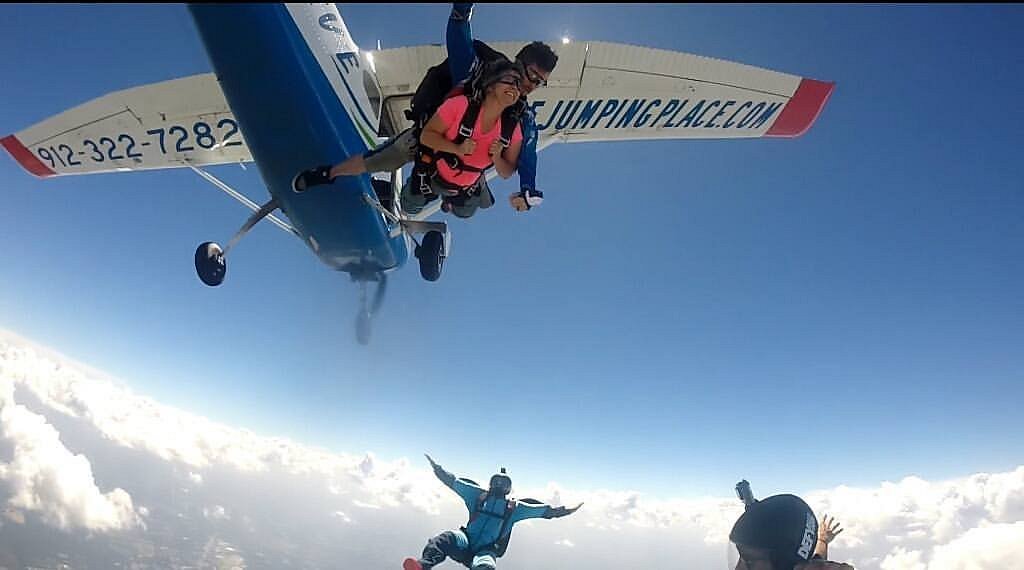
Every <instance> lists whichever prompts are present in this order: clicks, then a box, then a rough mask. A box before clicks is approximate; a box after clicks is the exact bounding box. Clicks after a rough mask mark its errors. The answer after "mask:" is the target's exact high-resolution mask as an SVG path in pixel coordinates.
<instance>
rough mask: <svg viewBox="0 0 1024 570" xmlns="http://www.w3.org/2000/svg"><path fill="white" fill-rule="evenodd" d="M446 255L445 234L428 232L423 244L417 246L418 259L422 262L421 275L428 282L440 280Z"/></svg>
mask: <svg viewBox="0 0 1024 570" xmlns="http://www.w3.org/2000/svg"><path fill="white" fill-rule="evenodd" d="M446 254H447V252H445V247H444V234H442V233H441V232H439V231H437V230H431V231H429V232H427V233H426V235H424V236H423V243H421V244H420V245H418V246H416V258H417V259H419V260H420V275H421V276H423V278H424V279H426V280H427V281H437V280H438V279H440V278H441V269H443V268H444V258H445V257H446Z"/></svg>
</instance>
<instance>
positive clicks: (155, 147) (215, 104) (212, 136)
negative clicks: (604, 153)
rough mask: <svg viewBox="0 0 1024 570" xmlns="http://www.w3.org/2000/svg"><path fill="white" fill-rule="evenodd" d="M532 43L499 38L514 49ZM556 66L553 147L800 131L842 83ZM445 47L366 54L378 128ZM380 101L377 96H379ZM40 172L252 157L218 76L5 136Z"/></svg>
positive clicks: (607, 52) (609, 47)
mask: <svg viewBox="0 0 1024 570" xmlns="http://www.w3.org/2000/svg"><path fill="white" fill-rule="evenodd" d="M525 43H526V42H494V43H492V44H491V45H492V47H494V48H495V49H498V50H499V51H501V52H503V53H506V54H515V53H516V52H517V51H518V50H519V48H521V47H522V46H523V45H525ZM554 49H555V51H556V52H557V53H558V55H559V62H558V67H557V69H556V70H555V72H554V73H553V74H552V75H551V78H550V79H549V82H548V86H547V87H544V88H541V89H538V90H537V91H534V93H533V94H531V96H530V103H531V105H532V106H533V108H534V109H535V110H536V112H537V125H538V128H539V131H540V142H539V145H538V148H544V147H546V146H548V145H549V144H551V143H554V142H592V141H615V140H649V139H711V138H717V139H723V138H725V139H728V138H756V137H795V136H800V135H802V134H803V133H805V132H806V131H807V130H808V129H809V128H810V127H811V125H812V124H813V123H814V121H815V119H817V117H818V114H819V113H820V112H821V110H822V109H823V108H824V106H825V103H826V102H827V100H828V98H829V95H831V93H832V89H833V87H834V83H829V82H823V81H817V80H814V79H807V78H802V77H800V76H797V75H790V74H785V73H780V72H776V71H771V70H767V69H762V68H758V67H753V66H749V65H743V64H739V63H733V62H728V61H723V60H719V59H713V58H708V57H702V56H697V55H692V54H686V53H681V52H673V51H666V50H660V49H653V48H646V47H638V46H632V45H625V44H614V43H607V42H573V43H570V44H562V45H556V46H554ZM445 56H446V53H445V48H444V47H443V46H441V45H430V46H418V47H405V48H396V49H388V50H379V51H369V52H363V53H362V54H360V57H361V59H365V61H367V62H368V63H369V64H370V67H371V69H372V70H373V71H374V73H375V76H376V83H377V85H375V86H374V87H376V88H377V89H376V90H375V91H377V90H379V93H380V95H379V98H378V97H377V96H376V95H375V102H376V101H380V104H381V107H382V112H381V125H380V127H381V129H380V130H381V132H382V133H383V134H389V133H395V132H398V131H401V130H403V129H405V128H406V127H408V126H409V121H408V120H406V119H405V116H404V110H405V109H406V108H408V106H409V102H410V100H411V99H412V95H413V93H414V92H415V90H416V86H417V85H418V84H419V82H420V80H421V79H422V77H423V75H424V73H425V72H426V70H427V68H429V67H430V66H433V65H436V64H437V63H440V62H441V61H442V60H443V59H444V57H445ZM375 104H376V103H375ZM0 145H2V146H3V147H4V148H5V149H6V150H7V151H8V153H10V154H11V156H12V157H14V159H15V160H17V161H18V163H19V164H20V165H21V166H22V167H23V168H24V169H25V170H27V171H28V172H30V173H31V174H33V175H35V176H38V177H50V176H59V175H67V174H89V173H99V172H125V171H131V170H147V169H156V168H175V167H185V166H189V165H191V166H204V165H213V164H226V163H236V162H251V161H252V155H251V153H250V152H249V149H248V147H247V146H246V144H245V140H244V139H243V137H242V133H241V132H240V131H239V128H238V124H237V122H236V121H235V119H234V117H233V116H232V113H231V110H230V108H229V107H228V104H227V101H226V100H225V98H224V94H223V92H222V91H221V89H220V85H219V84H218V83H217V79H216V77H215V76H214V74H212V73H207V74H201V75H194V76H191V77H184V78H181V79H173V80H170V81H162V82H159V83H153V84H149V85H143V86H140V87H134V88H131V89H125V90H122V91H117V92H114V93H110V94H108V95H104V96H103V97H99V98H97V99H93V100H92V101H89V102H87V103H84V104H82V105H79V106H77V107H74V108H72V109H69V110H67V111H65V112H63V113H61V114H59V115H56V116H54V117H50V118H48V119H46V120H44V121H42V122H40V123H38V124H35V125H33V126H31V127H29V128H27V129H25V130H23V131H20V132H18V133H16V134H14V135H10V136H7V137H4V138H0Z"/></svg>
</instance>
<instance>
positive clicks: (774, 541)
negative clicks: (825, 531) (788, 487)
mask: <svg viewBox="0 0 1024 570" xmlns="http://www.w3.org/2000/svg"><path fill="white" fill-rule="evenodd" d="M729 541H730V542H731V544H730V547H729V551H730V552H729V553H730V560H729V568H730V570H733V569H735V568H740V569H744V570H745V569H747V568H750V569H751V570H753V569H754V568H762V567H766V566H764V565H759V564H757V563H756V562H755V561H757V560H760V561H763V562H769V561H770V562H771V568H772V570H792V569H793V567H794V566H795V565H797V564H799V563H800V562H806V561H807V560H810V559H811V557H812V556H814V546H815V544H817V541H818V519H817V518H816V517H815V516H814V511H812V510H811V507H809V506H807V503H805V502H804V501H803V499H801V498H800V497H797V496H795V495H774V496H771V497H768V498H766V499H761V500H760V501H755V502H753V503H751V504H750V505H748V506H747V510H746V512H744V513H743V515H742V516H741V517H740V518H739V519H738V520H737V521H736V524H734V525H733V527H732V531H731V532H730V533H729ZM750 550H753V551H754V552H756V553H763V554H764V555H765V557H764V558H761V557H759V556H758V555H757V554H755V555H754V556H753V557H752V556H751V555H750V554H744V553H745V552H749V551H750ZM741 558H742V559H743V560H744V561H745V562H746V563H747V564H745V565H740V566H737V563H738V562H739V560H740V559H741Z"/></svg>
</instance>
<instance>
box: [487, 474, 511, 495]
mask: <svg viewBox="0 0 1024 570" xmlns="http://www.w3.org/2000/svg"><path fill="white" fill-rule="evenodd" d="M488 490H489V491H490V493H491V494H492V495H498V496H501V497H504V496H506V495H508V494H509V493H511V492H512V479H511V478H510V477H509V476H508V475H506V474H505V468H504V467H502V468H501V472H500V473H495V474H494V475H491V483H490V488H489V489H488Z"/></svg>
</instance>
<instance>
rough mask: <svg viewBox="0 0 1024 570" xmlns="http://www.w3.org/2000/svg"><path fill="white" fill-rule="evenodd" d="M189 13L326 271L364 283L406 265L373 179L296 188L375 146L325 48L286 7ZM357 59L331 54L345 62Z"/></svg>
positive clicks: (249, 139) (248, 137) (267, 173)
mask: <svg viewBox="0 0 1024 570" xmlns="http://www.w3.org/2000/svg"><path fill="white" fill-rule="evenodd" d="M189 10H190V11H191V13H192V17H193V19H194V20H195V22H196V26H197V28H198V30H199V35H200V37H201V38H202V41H203V44H204V45H205V46H206V51H207V54H208V55H209V57H210V61H211V62H212V64H213V68H214V71H215V72H216V75H217V79H218V81H219V82H220V86H221V88H222V89H223V91H224V95H225V97H226V99H227V101H228V104H229V105H230V107H231V110H232V112H233V113H234V116H235V118H236V120H237V121H238V124H239V127H240V130H241V132H242V134H243V135H244V137H245V141H246V144H247V145H248V147H249V149H250V150H251V152H252V156H253V159H254V160H255V162H256V164H257V167H258V168H259V170H260V174H261V175H262V177H263V181H264V182H265V183H266V185H267V188H268V190H269V191H270V194H271V195H272V196H273V197H274V198H275V199H276V200H277V202H278V204H279V207H280V208H281V210H282V211H283V212H284V213H285V214H286V215H287V216H288V218H289V220H291V222H292V224H293V226H294V227H295V229H296V231H298V232H299V234H300V235H301V237H302V239H303V241H305V242H306V244H307V245H309V247H310V248H311V249H313V251H314V252H315V253H316V254H317V256H318V257H319V258H320V259H321V260H322V261H323V262H324V263H326V264H327V265H328V266H330V267H332V268H334V269H337V270H340V271H346V272H349V273H351V274H352V275H353V277H355V278H357V279H369V278H372V276H373V275H376V274H379V273H381V272H384V271H387V270H391V269H395V268H397V267H400V266H401V265H403V264H404V263H405V261H406V260H407V258H408V248H407V246H406V242H405V239H404V237H403V236H401V235H397V236H395V237H391V236H390V233H389V228H388V225H387V224H386V223H385V222H384V220H383V218H382V216H381V215H380V213H379V212H377V211H376V210H375V209H374V208H373V207H371V206H369V205H368V204H367V203H366V201H365V199H364V195H365V196H370V197H372V196H374V193H373V188H372V186H371V184H370V178H369V176H367V175H361V176H342V177H339V178H337V179H336V180H335V181H334V183H333V184H331V185H329V186H320V187H314V188H312V189H309V190H307V191H306V192H304V193H302V194H296V193H295V192H293V191H292V180H293V179H294V178H295V175H296V174H298V173H299V172H301V171H303V170H306V169H308V168H311V167H313V166H315V165H320V164H337V163H338V162H341V161H342V160H344V159H345V158H347V157H349V156H352V155H355V154H356V153H362V152H365V151H366V150H367V148H368V145H367V142H366V138H367V137H366V136H365V132H364V133H363V136H361V133H360V132H359V130H358V127H357V125H356V124H355V121H354V119H353V117H352V116H351V115H350V110H348V109H346V108H345V105H344V104H343V103H342V102H341V100H340V99H339V96H338V94H337V93H336V91H335V89H334V88H333V87H332V85H331V80H330V79H329V78H328V77H327V75H326V74H327V73H333V72H334V70H333V69H325V68H324V67H322V66H321V65H320V63H318V61H317V59H316V57H315V56H314V54H313V52H312V49H317V48H318V47H321V46H313V47H311V46H310V45H309V43H308V42H307V40H306V39H304V37H303V34H302V32H301V31H300V29H299V27H298V24H297V22H296V21H295V19H294V18H293V17H292V15H291V14H290V13H289V11H288V9H287V8H286V7H285V6H284V5H281V4H192V5H189ZM334 13H335V14H336V12H334ZM332 18H335V16H326V15H325V16H324V17H322V18H321V19H320V25H321V26H323V27H325V29H328V30H330V29H335V28H331V27H330V23H331V19H332ZM352 55H353V54H340V53H339V54H331V56H334V57H336V58H337V59H338V60H343V59H344V56H349V57H351V56H352ZM337 72H338V74H339V76H340V80H341V81H343V82H345V83H344V86H345V87H346V88H349V94H351V89H350V85H349V82H350V81H351V80H352V79H351V78H347V79H346V77H345V76H344V75H343V74H342V72H341V69H340V67H339V68H337ZM338 79H339V78H334V80H335V81H337V80H338ZM353 98H354V97H353ZM357 111H358V112H359V113H364V110H363V109H362V108H359V109H357ZM363 116H364V117H365V116H366V115H365V114H364V115H363ZM373 135H374V136H376V133H373Z"/></svg>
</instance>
